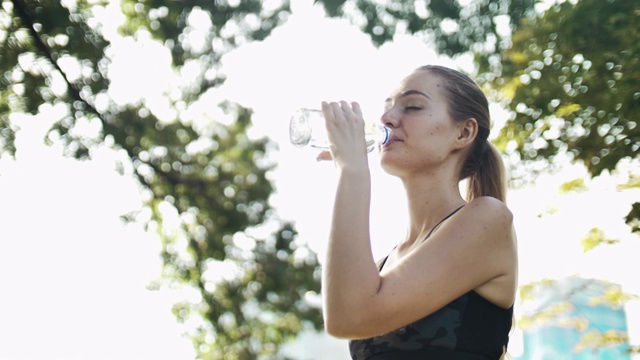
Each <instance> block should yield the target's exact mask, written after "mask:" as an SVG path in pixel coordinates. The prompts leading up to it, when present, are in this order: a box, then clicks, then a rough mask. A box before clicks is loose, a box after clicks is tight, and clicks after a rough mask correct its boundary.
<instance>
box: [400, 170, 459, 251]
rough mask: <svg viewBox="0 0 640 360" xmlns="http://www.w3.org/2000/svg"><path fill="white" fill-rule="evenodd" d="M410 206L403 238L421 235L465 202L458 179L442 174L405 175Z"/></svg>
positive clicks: (411, 241)
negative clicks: (407, 223) (445, 176)
mask: <svg viewBox="0 0 640 360" xmlns="http://www.w3.org/2000/svg"><path fill="white" fill-rule="evenodd" d="M403 184H404V187H405V191H406V194H407V204H408V207H409V226H408V229H407V239H406V241H408V242H410V243H413V242H415V241H416V240H417V239H420V238H424V237H425V236H426V235H427V233H428V232H429V231H430V230H431V229H432V228H433V227H434V226H436V224H437V223H438V222H439V221H440V220H442V219H443V218H444V217H445V216H447V215H449V214H450V213H451V212H452V211H453V210H455V209H456V208H458V207H459V206H461V205H463V204H464V203H465V201H464V199H463V198H462V195H461V194H460V188H459V184H458V181H457V179H454V178H443V176H438V175H431V176H415V177H411V178H404V179H403Z"/></svg>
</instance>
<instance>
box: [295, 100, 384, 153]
mask: <svg viewBox="0 0 640 360" xmlns="http://www.w3.org/2000/svg"><path fill="white" fill-rule="evenodd" d="M364 132H365V141H366V144H367V152H371V151H372V150H373V149H375V148H376V146H377V145H378V144H384V143H386V142H387V141H388V140H389V129H387V128H386V127H384V126H382V125H378V124H372V123H366V122H365V129H364ZM289 139H290V140H291V143H292V144H293V145H295V146H298V147H312V148H316V149H323V150H327V149H329V139H328V137H327V129H326V127H325V124H324V118H323V117H322V111H320V110H315V109H299V110H297V111H296V112H295V113H294V114H293V116H292V117H291V121H290V123H289Z"/></svg>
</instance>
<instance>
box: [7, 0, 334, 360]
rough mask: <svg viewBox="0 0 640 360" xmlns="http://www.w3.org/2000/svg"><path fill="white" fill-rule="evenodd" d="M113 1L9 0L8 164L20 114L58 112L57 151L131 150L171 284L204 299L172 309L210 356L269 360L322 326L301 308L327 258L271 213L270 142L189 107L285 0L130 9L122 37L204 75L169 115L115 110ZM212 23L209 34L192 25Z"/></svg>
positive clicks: (228, 109) (183, 91)
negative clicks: (148, 39) (106, 14)
mask: <svg viewBox="0 0 640 360" xmlns="http://www.w3.org/2000/svg"><path fill="white" fill-rule="evenodd" d="M108 4H109V2H108V1H102V2H101V1H95V0H94V1H89V0H76V1H65V2H60V1H58V0H12V1H9V0H2V8H0V50H1V51H0V54H1V55H0V69H1V74H2V75H1V76H0V86H1V87H0V148H1V149H2V152H3V153H4V155H5V156H7V155H11V154H13V153H14V151H15V146H14V144H13V139H14V133H15V131H16V130H17V128H16V126H15V125H14V124H13V123H12V116H13V114H17V113H31V114H37V113H39V112H43V111H48V110H50V109H52V108H60V107H62V108H64V109H66V111H65V112H64V115H63V116H62V117H61V118H59V119H57V121H55V124H54V126H53V128H52V129H51V132H50V133H49V136H48V141H61V142H62V143H63V144H64V145H65V149H66V150H67V153H68V154H69V155H71V156H75V157H76V158H81V159H82V158H89V157H90V156H91V154H92V149H94V148H96V147H98V146H111V147H112V148H113V149H114V150H116V151H120V152H123V153H125V154H126V157H127V158H128V161H127V162H125V163H122V164H121V171H122V172H123V174H127V175H131V176H134V178H135V179H137V181H138V182H139V184H140V187H141V191H142V192H143V193H144V194H145V199H146V204H145V206H146V208H147V209H148V210H149V212H150V213H151V214H152V215H151V217H150V218H148V219H146V220H147V221H148V227H149V229H155V230H157V231H158V234H159V235H160V238H161V239H162V242H163V250H162V258H163V260H164V274H165V279H166V280H167V281H169V282H170V283H174V284H183V285H186V286H189V287H192V288H193V289H195V291H196V293H197V300H196V301H195V302H183V303H180V304H177V305H176V306H175V309H174V312H175V314H176V316H177V317H178V318H179V319H180V320H187V319H194V318H195V319H200V320H201V321H200V322H199V323H200V326H199V328H198V329H197V331H195V333H194V334H193V335H194V336H193V339H194V344H195V346H196V349H197V351H198V352H199V355H200V357H202V358H206V359H221V358H225V359H252V358H261V357H269V358H270V357H273V356H274V354H275V353H276V352H277V350H278V345H279V344H281V343H283V342H285V341H287V340H289V339H291V338H292V337H294V336H296V335H297V333H298V332H299V331H300V329H301V328H303V327H306V326H311V327H318V326H319V324H320V320H321V317H320V312H319V310H318V309H317V308H313V307H310V306H309V305H308V303H307V302H306V301H305V296H308V294H314V293H318V292H319V277H318V274H317V268H318V262H317V259H316V257H315V255H314V254H313V253H312V252H311V251H310V250H309V249H308V248H307V247H306V246H305V244H301V243H299V241H298V240H297V239H296V231H295V229H294V228H293V226H292V224H289V223H283V222H281V221H279V220H278V219H277V216H276V215H275V213H274V211H273V210H272V209H271V208H270V205H269V196H270V194H271V193H272V191H273V187H272V184H271V183H270V181H269V179H268V173H269V171H270V170H271V169H272V168H273V164H270V163H269V161H268V159H267V153H268V151H269V149H270V143H269V142H268V141H267V140H265V139H260V140H252V139H249V138H248V137H247V135H246V132H247V129H248V128H249V127H250V126H251V112H250V111H248V110H247V109H243V108H241V107H239V106H237V105H234V104H227V103H221V104H218V105H216V104H212V105H211V108H212V110H215V109H216V108H217V109H219V111H218V113H225V115H224V116H227V117H231V118H234V121H231V122H230V123H228V124H227V123H225V122H222V121H218V120H217V119H214V118H212V116H213V115H211V114H205V115H203V116H202V117H198V118H193V117H192V116H189V115H188V114H189V111H188V110H189V109H190V107H191V106H192V105H193V104H194V103H196V102H197V101H198V100H200V99H201V97H202V95H203V94H205V93H206V92H207V90H209V89H212V88H215V87H216V86H219V85H220V84H221V83H222V81H223V80H224V75H223V71H222V70H221V69H220V66H219V59H220V57H221V56H222V55H223V54H224V53H226V52H228V51H229V50H231V49H233V48H234V47H236V46H239V45H241V44H242V43H244V42H247V41H252V40H256V39H257V40H259V39H263V38H264V37H266V36H267V35H268V34H269V32H270V31H271V30H272V29H273V28H274V27H275V26H277V25H279V24H280V23H282V22H283V21H284V20H286V18H287V15H288V13H289V4H288V2H286V1H285V2H282V3H280V4H279V5H278V6H276V7H274V6H270V7H269V8H265V7H263V5H262V3H261V2H260V1H257V0H251V1H241V2H224V1H188V2H182V1H159V0H148V1H132V0H124V1H122V12H123V14H124V15H125V17H126V21H125V22H124V25H123V27H122V29H121V32H122V36H125V37H128V38H130V39H132V40H134V41H135V40H136V39H140V38H144V37H145V36H147V35H146V34H150V35H151V36H152V38H153V39H155V41H158V42H160V43H162V44H163V45H164V46H165V47H166V48H167V49H168V50H169V51H170V53H171V55H172V64H171V66H172V68H173V70H174V72H175V73H176V74H179V73H181V71H183V70H184V69H185V68H187V67H189V69H194V68H195V69H197V70H198V73H197V75H196V76H193V77H192V78H191V79H192V80H191V81H189V82H188V83H186V84H184V85H182V86H180V87H177V88H176V89H172V93H171V94H166V97H165V101H166V102H167V103H168V104H170V106H169V108H170V111H167V112H165V113H157V111H156V110H154V108H153V107H151V106H150V105H149V104H147V103H146V101H145V99H144V97H142V98H141V100H139V101H138V102H136V103H133V104H118V103H116V102H115V101H113V100H112V98H111V94H110V92H109V88H110V78H109V65H110V61H111V60H110V59H111V57H110V56H111V53H110V52H111V49H112V48H111V44H110V42H109V41H108V40H107V39H106V38H105V36H103V33H102V30H103V28H102V26H103V23H102V22H101V21H100V19H99V18H98V16H97V14H99V13H100V11H102V10H104V7H105V6H107V5H108ZM196 23H197V24H196ZM203 24H204V26H206V31H201V30H199V29H200V28H197V27H196V25H198V26H200V27H202V26H203ZM195 38H197V39H199V40H201V41H195V40H194V39H195ZM212 113H213V112H212ZM217 116H222V115H217ZM84 124H99V126H98V127H99V128H100V131H99V132H98V133H97V134H93V135H88V134H87V133H86V131H83V130H82V127H83V125H84ZM225 124H226V125H225ZM141 213H144V212H141ZM139 218H141V217H140V216H137V215H136V214H131V215H130V216H129V217H128V219H130V220H131V219H133V220H136V219H139ZM142 218H143V217H142ZM176 220H177V224H178V225H177V226H172V225H171V224H172V222H175V221H176ZM223 270H226V271H223ZM305 324H308V325H305Z"/></svg>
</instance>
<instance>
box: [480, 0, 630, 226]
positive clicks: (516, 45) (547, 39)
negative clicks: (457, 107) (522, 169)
mask: <svg viewBox="0 0 640 360" xmlns="http://www.w3.org/2000/svg"><path fill="white" fill-rule="evenodd" d="M639 12H640V6H639V5H638V4H637V3H635V2H632V1H631V2H630V1H615V0H613V1H607V2H602V1H595V0H581V1H579V2H577V3H576V4H575V5H573V4H571V3H569V2H564V3H561V4H558V5H555V6H553V7H552V8H550V9H549V10H548V11H546V12H545V13H544V14H541V15H540V16H536V17H531V18H528V19H526V20H525V21H523V23H522V24H521V26H520V27H519V28H518V29H517V30H516V31H515V32H514V34H513V46H512V47H511V48H510V49H509V50H507V51H506V52H505V55H504V59H503V62H502V66H501V67H495V68H494V70H493V71H491V72H487V73H485V74H484V75H483V76H484V78H485V79H488V82H489V83H490V84H491V85H492V86H493V87H494V88H496V89H499V90H500V92H501V96H502V98H503V99H505V100H506V102H507V103H508V106H509V108H510V109H511V110H512V114H513V117H512V119H510V120H509V121H508V122H507V124H506V125H505V126H504V127H503V128H502V130H501V137H500V140H499V142H500V144H501V146H502V148H503V149H511V150H513V152H514V155H515V156H516V158H517V159H519V160H520V161H522V162H534V161H540V160H550V161H553V159H554V157H555V156H556V155H557V154H562V153H565V152H568V153H569V154H570V155H571V157H572V159H573V160H574V161H580V162H582V163H584V164H585V166H586V167H587V169H588V171H589V173H590V174H591V175H592V176H598V175H600V174H601V173H602V172H603V171H612V170H614V169H615V168H616V166H617V165H618V164H619V163H620V162H621V161H627V160H631V161H633V160H636V161H637V160H638V149H640V127H638V121H637V116H636V114H637V113H638V110H639V109H640V87H639V86H638V82H637V79H638V78H640V59H639V58H638V56H637V55H638V53H640V45H639V43H640V42H639V40H640V34H638V31H637V29H638V27H639V26H640V17H639V16H638V13H639ZM636 176H637V174H636ZM627 187H637V180H635V178H633V177H632V178H631V179H630V181H629V182H628V184H627ZM626 222H627V224H629V225H630V226H631V229H632V231H633V232H640V225H639V224H640V203H637V202H636V203H635V204H633V206H632V209H631V211H630V212H629V214H628V215H627V217H626Z"/></svg>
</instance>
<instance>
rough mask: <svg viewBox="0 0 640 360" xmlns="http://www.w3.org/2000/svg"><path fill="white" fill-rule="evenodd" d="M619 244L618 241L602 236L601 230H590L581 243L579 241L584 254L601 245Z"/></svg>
mask: <svg viewBox="0 0 640 360" xmlns="http://www.w3.org/2000/svg"><path fill="white" fill-rule="evenodd" d="M619 242H620V240H616V239H609V238H607V237H606V236H605V234H604V231H602V230H601V229H598V228H592V229H591V230H589V233H588V234H587V236H585V237H584V238H583V239H582V241H580V244H581V245H582V249H583V250H584V252H587V251H589V250H593V248H595V247H597V246H599V245H602V244H609V245H612V244H617V243H619Z"/></svg>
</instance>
